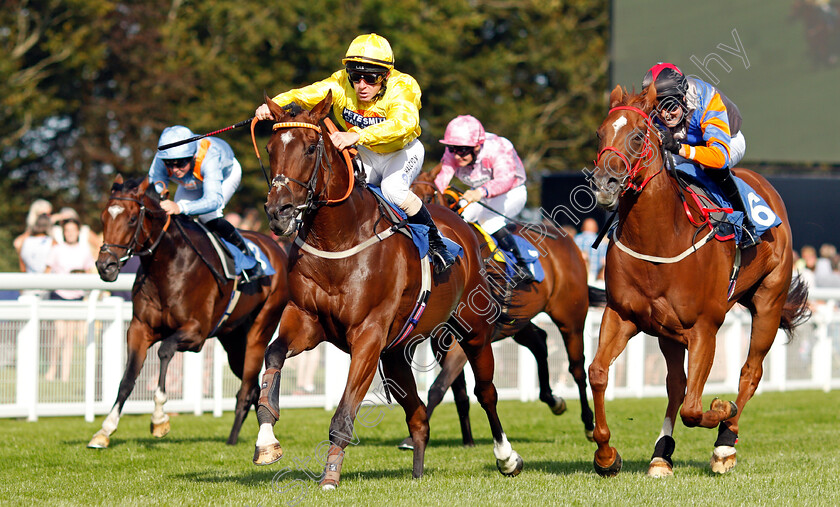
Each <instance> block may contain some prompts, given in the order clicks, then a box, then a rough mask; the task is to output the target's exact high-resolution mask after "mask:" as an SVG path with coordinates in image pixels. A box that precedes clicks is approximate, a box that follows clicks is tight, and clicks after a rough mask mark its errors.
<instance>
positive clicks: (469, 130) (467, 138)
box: [440, 114, 484, 146]
mask: <svg viewBox="0 0 840 507" xmlns="http://www.w3.org/2000/svg"><path fill="white" fill-rule="evenodd" d="M440 142H441V144H446V145H449V146H479V145H482V144H484V126H483V125H482V124H481V122H480V121H478V120H477V119H476V118H475V117H474V116H470V115H468V114H463V115H461V116H457V117H456V118H455V119H453V120H452V121H450V122H449V125H447V126H446V132H445V133H444V135H443V139H441V140H440Z"/></svg>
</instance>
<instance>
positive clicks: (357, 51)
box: [341, 33, 394, 71]
mask: <svg viewBox="0 0 840 507" xmlns="http://www.w3.org/2000/svg"><path fill="white" fill-rule="evenodd" d="M347 62H359V63H369V64H373V65H376V66H380V67H384V68H386V69H388V70H389V71H390V70H391V69H393V68H394V51H393V50H392V49H391V44H389V43H388V40H387V39H386V38H385V37H382V36H381V35H377V34H375V33H369V34H365V35H359V36H358V37H356V38H355V39H353V42H351V43H350V47H349V48H347V53H346V54H345V55H344V59H343V60H341V63H343V64H344V65H347Z"/></svg>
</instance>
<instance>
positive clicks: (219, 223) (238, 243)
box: [204, 218, 256, 282]
mask: <svg viewBox="0 0 840 507" xmlns="http://www.w3.org/2000/svg"><path fill="white" fill-rule="evenodd" d="M204 225H206V226H207V228H208V229H210V230H211V231H213V232H215V233H216V234H218V235H219V237H220V238H222V239H224V240H225V241H227V242H228V243H231V244H232V245H233V246H235V247H236V248H238V249H239V250H241V251H242V253H243V254H245V257H253V255H252V254H251V251H250V250H248V246H247V245H246V244H245V239H244V238H243V237H242V235H241V234H239V231H237V230H236V228H235V227H234V226H233V225H231V223H230V222H228V221H227V220H225V219H224V218H214V219H213V220H208V221H207V223H205V224H204ZM255 271H256V265H255V266H254V267H253V268H250V269H243V270H242V276H243V278H245V281H246V282H249V281H251V278H252V277H253V276H254V274H255Z"/></svg>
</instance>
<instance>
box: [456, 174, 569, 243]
mask: <svg viewBox="0 0 840 507" xmlns="http://www.w3.org/2000/svg"><path fill="white" fill-rule="evenodd" d="M450 187H451V188H454V189H455V190H456V191H458V192H460V193H461V195H463V194H464V192H463V191H462V190H461V189H460V188H458V187H456V186H454V185H450ZM473 202H474V203H475V204H478V205H479V206H483V207H485V208H486V209H488V210H490V211H491V212H493V213H495V214H497V215H499V216H500V217H502V218H504V219H505V220H507V221H509V222H513V223H515V224H519V225H521V226H522V227H533V225H534V224H529V223H527V222H522V221H520V220H516V219H514V218H510V217H509V216H507V215H505V214H504V213H500V212H498V211H496V210H495V209H493V208H491V207H490V206H488V205H486V204H484V203H483V202H481V201H480V200H479V201H473ZM469 204H472V203H469ZM469 204H467V206H469ZM467 206H464V207H462V208H461V209H459V210H458V212H457V213H458V214H459V215H460V214H461V212H462V211H463V210H464V208H466V207H467ZM543 234H544V235H545V236H547V237H549V238H551V239H557V236H555V235H554V234H551V233H549V232H548V231H543Z"/></svg>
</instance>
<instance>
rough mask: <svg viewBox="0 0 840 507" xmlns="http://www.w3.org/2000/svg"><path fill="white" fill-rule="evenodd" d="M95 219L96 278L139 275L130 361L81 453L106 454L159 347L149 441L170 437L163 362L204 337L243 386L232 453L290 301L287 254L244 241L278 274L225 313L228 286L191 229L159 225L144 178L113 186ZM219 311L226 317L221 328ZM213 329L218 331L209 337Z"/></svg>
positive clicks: (267, 241) (162, 220)
mask: <svg viewBox="0 0 840 507" xmlns="http://www.w3.org/2000/svg"><path fill="white" fill-rule="evenodd" d="M101 219H102V227H103V232H102V233H103V242H104V244H103V246H102V249H101V252H100V254H99V258H98V259H97V261H96V269H97V270H98V271H99V276H100V277H101V278H102V279H103V280H105V281H106V282H109V281H114V280H115V279H116V278H117V274H119V271H120V268H121V267H122V265H123V264H124V263H125V261H126V260H128V258H129V257H131V256H132V255H138V256H140V266H141V267H140V270H139V272H138V273H137V278H136V281H135V282H134V288H133V289H132V291H131V293H132V297H131V301H132V304H133V315H132V318H131V323H130V324H129V326H128V334H127V336H126V342H127V349H128V357H127V359H126V368H125V373H124V374H123V378H122V381H121V382H120V388H119V393H118V395H117V401H116V402H115V403H114V408H113V409H112V410H111V412H110V413H109V414H108V416H107V417H106V418H105V421H104V422H103V423H102V429H100V430H99V431H98V432H97V433H96V434H95V435H94V436H93V438H92V439H91V441H90V443H89V444H88V447H94V448H104V447H108V444H109V443H110V435H111V434H112V433H113V432H114V431H116V430H117V424H118V423H119V419H120V413H121V412H122V408H123V405H124V404H125V401H126V399H128V396H129V395H130V394H131V391H132V390H133V389H134V383H135V381H136V380H137V376H138V375H139V374H140V369H141V368H142V367H143V363H144V362H145V360H146V353H147V351H148V349H149V347H151V346H152V345H154V344H155V343H157V342H159V341H160V342H162V343H161V345H160V348H159V349H158V356H159V357H160V375H159V378H158V387H157V389H156V390H155V395H154V400H155V411H154V413H153V414H152V423H151V431H152V434H153V435H154V436H156V437H163V436H165V435H166V434H167V433H168V432H169V416H168V415H166V414H165V413H164V411H163V404H164V403H165V402H166V369H167V367H168V365H169V361H170V360H171V359H172V356H173V355H174V353H175V352H176V351H191V352H198V351H199V350H201V348H202V347H203V346H204V343H205V341H206V340H207V338H208V337H209V336H211V332H212V333H213V336H216V337H217V338H218V339H219V341H220V343H221V344H222V346H223V347H224V348H225V351H226V352H227V355H228V363H229V364H230V367H231V369H232V370H233V373H234V374H236V376H237V377H239V378H240V379H242V384H241V386H240V388H239V393H238V394H237V396H236V415H235V417H234V420H233V428H232V429H231V431H230V436H229V437H228V440H227V443H228V444H230V445H233V444H236V441H237V439H238V437H239V430H240V429H241V428H242V423H243V421H244V420H245V417H246V416H247V415H248V411H249V410H250V408H251V406H252V405H256V403H257V400H258V396H259V384H258V382H259V374H260V369H261V366H262V358H263V356H264V354H265V348H266V345H268V342H269V340H270V339H271V336H272V334H273V333H274V330H275V329H276V328H277V323H278V322H279V321H280V314H281V312H282V311H283V307H284V306H285V305H286V303H287V302H288V299H289V289H288V286H287V284H286V267H287V257H286V253H285V251H284V250H283V248H282V247H280V246H279V245H278V244H277V243H276V242H274V241H273V240H272V239H271V238H269V237H268V236H266V235H264V234H258V233H255V232H250V231H242V234H243V235H244V236H245V237H246V238H248V239H249V240H251V241H253V242H254V243H256V244H258V245H259V246H260V248H261V249H262V251H263V252H264V253H265V254H266V256H267V257H268V260H269V262H270V264H271V265H272V266H273V267H274V269H275V271H276V274H275V275H273V276H271V277H262V278H259V279H257V280H254V281H252V282H251V283H250V284H247V285H245V286H243V287H241V288H240V290H241V294H240V296H239V298H238V301H236V302H235V306H234V307H233V308H232V309H230V310H228V306H229V303H231V302H232V299H233V298H232V293H233V289H234V281H232V280H225V279H224V277H223V275H221V276H220V275H218V273H220V272H221V271H222V266H221V263H220V261H219V259H218V256H217V255H216V253H215V252H214V250H213V246H212V245H211V244H210V241H209V240H208V239H207V237H206V235H205V234H204V232H203V231H202V230H201V229H200V228H199V227H198V226H197V225H196V224H195V222H193V221H192V220H190V219H187V218H185V217H183V216H181V215H174V216H172V217H170V218H167V215H166V212H165V211H163V209H161V207H160V196H159V195H158V193H157V192H156V191H155V189H154V187H152V186H150V185H149V181H148V178H145V177H144V178H141V179H139V180H137V179H135V180H129V181H127V182H124V181H123V178H122V176H117V178H116V180H115V182H114V185H113V187H112V188H111V195H110V197H109V199H108V202H107V204H106V205H105V209H103V210H102V214H101ZM214 272H215V273H214ZM226 310H227V311H229V312H230V315H229V316H228V317H227V319H226V320H224V321H223V322H222V316H223V315H224V314H225V313H226ZM220 324H221V325H220ZM214 327H218V329H216V330H215V332H213V331H214Z"/></svg>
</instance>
